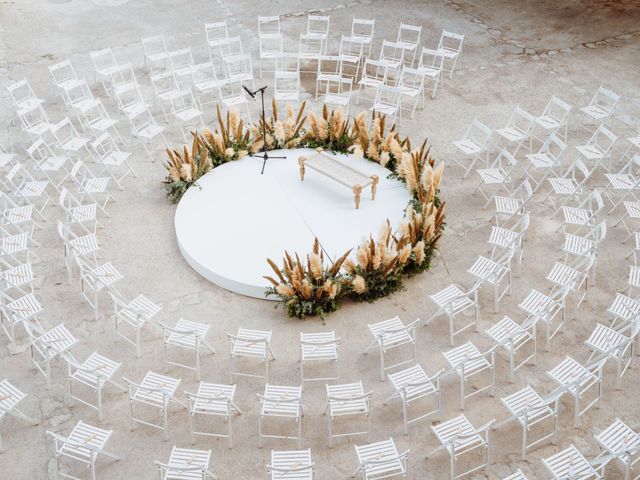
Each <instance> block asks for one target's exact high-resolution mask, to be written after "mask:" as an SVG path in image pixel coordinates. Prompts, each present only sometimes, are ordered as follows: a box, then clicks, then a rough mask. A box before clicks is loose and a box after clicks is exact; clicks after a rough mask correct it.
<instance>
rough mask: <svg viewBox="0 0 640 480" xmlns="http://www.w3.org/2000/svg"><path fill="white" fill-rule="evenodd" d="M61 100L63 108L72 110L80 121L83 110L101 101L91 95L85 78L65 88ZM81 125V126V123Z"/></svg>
mask: <svg viewBox="0 0 640 480" xmlns="http://www.w3.org/2000/svg"><path fill="white" fill-rule="evenodd" d="M62 100H63V102H64V104H65V108H66V109H67V110H70V111H72V112H73V113H74V115H75V117H76V118H77V119H78V120H79V121H80V122H82V114H83V113H84V112H85V111H87V110H89V109H90V108H93V107H95V106H96V105H98V104H99V103H101V102H100V99H98V98H96V97H95V96H94V95H93V92H92V91H91V88H89V84H88V83H87V81H86V80H80V82H79V83H78V84H77V85H74V86H73V87H71V88H69V89H68V90H66V91H65V92H64V93H63V95H62ZM81 126H83V125H82V123H81Z"/></svg>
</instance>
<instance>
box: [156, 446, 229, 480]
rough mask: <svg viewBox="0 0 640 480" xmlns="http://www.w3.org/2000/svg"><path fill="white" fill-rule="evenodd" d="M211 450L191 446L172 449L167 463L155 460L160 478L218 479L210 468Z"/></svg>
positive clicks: (165, 479) (168, 479)
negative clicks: (196, 448)
mask: <svg viewBox="0 0 640 480" xmlns="http://www.w3.org/2000/svg"><path fill="white" fill-rule="evenodd" d="M210 461H211V450H193V449H190V448H178V447H176V446H174V447H173V448H172V449H171V456H170V457H169V461H168V462H167V463H161V462H158V461H157V460H156V461H155V464H156V466H157V467H158V470H159V471H160V478H161V479H162V480H172V479H176V480H177V479H187V478H188V479H191V480H216V479H217V478H218V477H216V476H215V475H214V474H213V473H211V471H210V470H209V462H210Z"/></svg>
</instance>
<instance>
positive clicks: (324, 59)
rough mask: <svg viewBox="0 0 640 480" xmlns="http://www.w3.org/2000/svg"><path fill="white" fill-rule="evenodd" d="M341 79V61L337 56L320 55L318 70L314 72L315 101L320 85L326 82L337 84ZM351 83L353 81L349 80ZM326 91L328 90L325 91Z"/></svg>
mask: <svg viewBox="0 0 640 480" xmlns="http://www.w3.org/2000/svg"><path fill="white" fill-rule="evenodd" d="M341 78H342V59H341V58H340V56H339V55H320V56H319V57H318V70H317V71H316V90H315V99H316V101H317V100H318V93H319V92H320V89H321V87H322V84H323V83H325V86H326V82H329V81H331V82H333V83H337V82H338V81H339V80H340V79H341ZM349 80H351V83H353V79H351V78H349ZM327 90H328V89H327Z"/></svg>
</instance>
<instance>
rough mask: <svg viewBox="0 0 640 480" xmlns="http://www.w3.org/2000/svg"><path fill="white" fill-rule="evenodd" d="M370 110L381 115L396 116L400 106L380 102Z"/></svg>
mask: <svg viewBox="0 0 640 480" xmlns="http://www.w3.org/2000/svg"><path fill="white" fill-rule="evenodd" d="M369 110H372V111H374V112H378V113H381V114H383V115H394V114H395V113H396V111H397V110H398V106H397V105H389V104H387V103H380V102H378V103H374V104H373V106H372V107H371V108H370V109H369Z"/></svg>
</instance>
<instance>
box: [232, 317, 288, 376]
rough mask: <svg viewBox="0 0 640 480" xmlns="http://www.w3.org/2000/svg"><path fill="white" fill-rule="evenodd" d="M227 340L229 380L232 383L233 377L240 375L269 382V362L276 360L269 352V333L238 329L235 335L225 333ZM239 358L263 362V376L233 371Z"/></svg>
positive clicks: (270, 351)
mask: <svg viewBox="0 0 640 480" xmlns="http://www.w3.org/2000/svg"><path fill="white" fill-rule="evenodd" d="M227 338H228V339H229V367H230V377H231V380H232V381H233V376H234V375H241V376H245V377H257V378H264V379H265V381H269V361H270V360H275V359H276V357H275V355H274V354H273V351H272V350H271V331H270V330H268V331H264V330H251V329H248V328H242V327H240V328H238V333H237V334H236V335H231V334H230V333H227ZM269 357H271V358H269ZM239 358H253V359H257V360H260V361H262V362H264V375H256V374H251V373H244V372H237V371H235V364H236V360H237V359H239Z"/></svg>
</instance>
